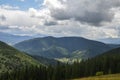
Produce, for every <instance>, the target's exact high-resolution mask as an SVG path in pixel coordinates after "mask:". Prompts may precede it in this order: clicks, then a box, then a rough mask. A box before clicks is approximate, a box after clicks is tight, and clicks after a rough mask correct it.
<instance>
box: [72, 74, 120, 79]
mask: <svg viewBox="0 0 120 80" xmlns="http://www.w3.org/2000/svg"><path fill="white" fill-rule="evenodd" d="M73 80H120V74H110V75H102V76H95V77H88V78H80V79H73Z"/></svg>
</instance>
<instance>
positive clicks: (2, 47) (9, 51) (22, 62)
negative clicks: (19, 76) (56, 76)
mask: <svg viewBox="0 0 120 80" xmlns="http://www.w3.org/2000/svg"><path fill="white" fill-rule="evenodd" d="M30 65H34V66H38V65H42V64H41V63H40V62H38V61H37V60H35V59H33V58H32V57H31V56H29V55H27V54H25V53H22V52H20V51H18V50H16V49H14V48H13V47H11V46H9V45H7V44H6V43H4V42H1V41H0V74H1V73H4V72H7V71H8V72H11V71H13V70H16V69H22V68H24V67H25V66H30Z"/></svg>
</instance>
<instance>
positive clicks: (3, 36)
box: [0, 32, 33, 44]
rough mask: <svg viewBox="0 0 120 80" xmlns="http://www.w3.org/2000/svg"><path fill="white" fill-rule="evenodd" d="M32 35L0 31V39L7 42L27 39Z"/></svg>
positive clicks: (11, 42)
mask: <svg viewBox="0 0 120 80" xmlns="http://www.w3.org/2000/svg"><path fill="white" fill-rule="evenodd" d="M31 38H33V37H30V36H18V35H12V34H8V33H3V32H0V41H3V42H6V43H8V44H15V43H18V42H21V41H24V40H27V39H31Z"/></svg>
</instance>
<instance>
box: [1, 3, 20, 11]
mask: <svg viewBox="0 0 120 80" xmlns="http://www.w3.org/2000/svg"><path fill="white" fill-rule="evenodd" d="M0 8H1V9H8V10H16V9H19V7H18V6H10V5H5V4H2V5H0Z"/></svg>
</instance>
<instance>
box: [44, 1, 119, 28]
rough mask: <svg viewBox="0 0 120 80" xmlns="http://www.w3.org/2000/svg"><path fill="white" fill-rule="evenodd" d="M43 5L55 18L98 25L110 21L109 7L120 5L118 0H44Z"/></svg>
mask: <svg viewBox="0 0 120 80" xmlns="http://www.w3.org/2000/svg"><path fill="white" fill-rule="evenodd" d="M44 5H45V6H46V7H48V8H49V10H50V12H51V16H52V17H54V18H55V19H56V20H69V19H75V20H77V21H80V22H83V23H87V24H92V25H95V26H98V25H100V24H101V23H102V22H111V21H112V19H113V18H114V12H112V11H111V9H112V8H114V7H118V6H120V0H92V1H90V0H77V1H75V0H53V1H51V0H45V1H44Z"/></svg>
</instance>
